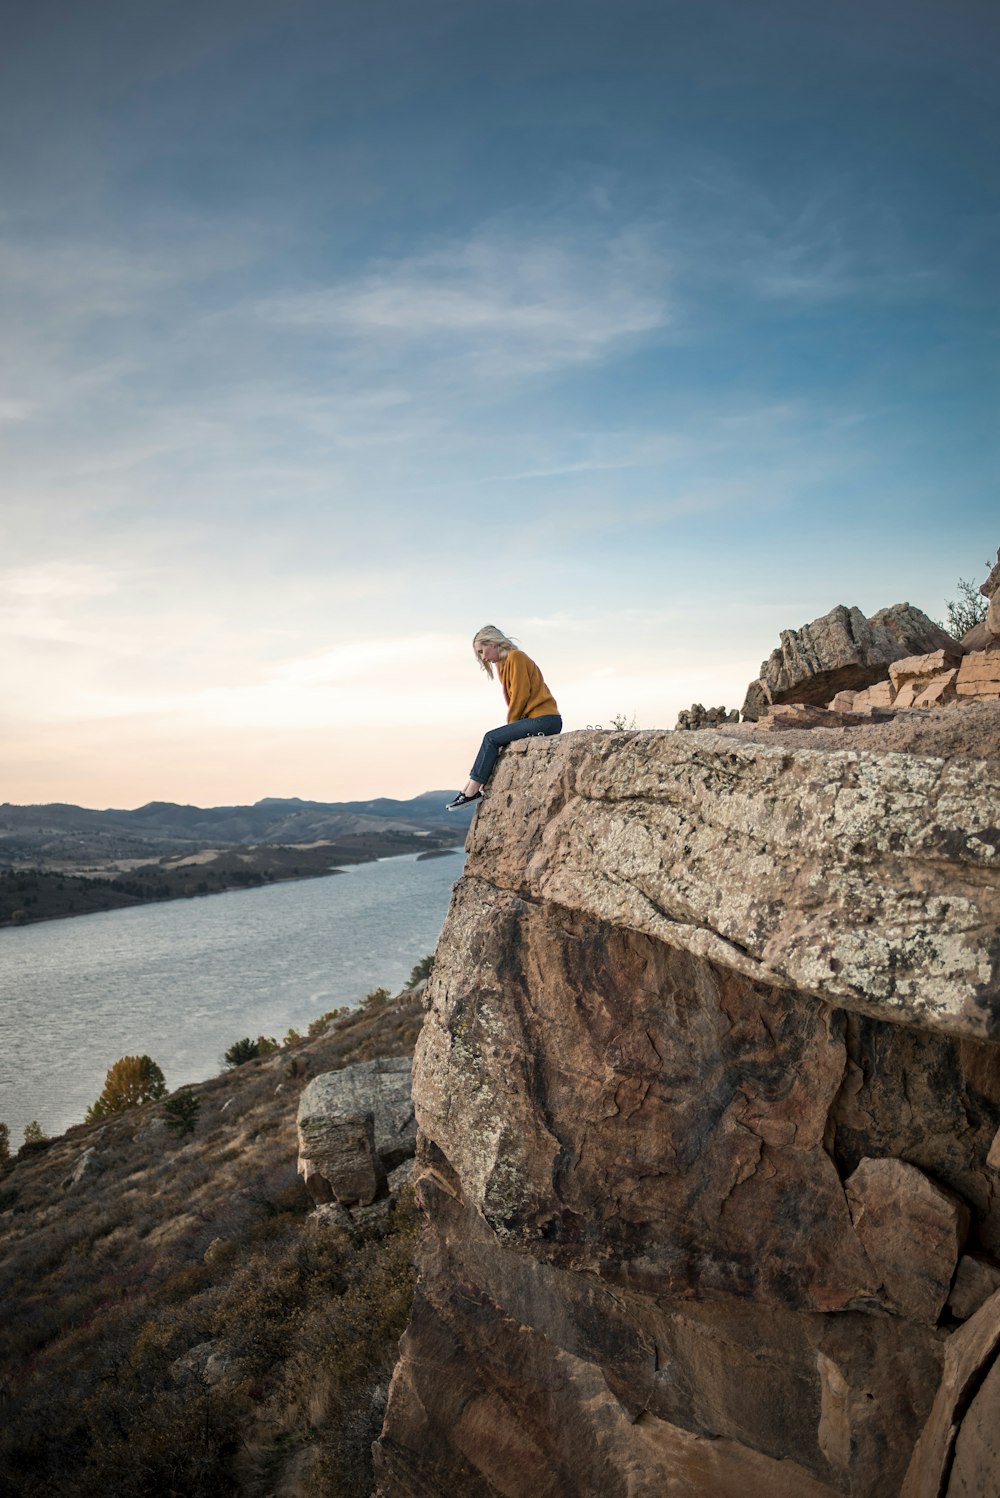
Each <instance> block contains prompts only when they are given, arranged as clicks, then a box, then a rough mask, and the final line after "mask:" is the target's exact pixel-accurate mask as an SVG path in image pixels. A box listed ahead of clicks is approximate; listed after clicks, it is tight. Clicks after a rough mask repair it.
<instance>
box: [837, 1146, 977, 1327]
mask: <svg viewBox="0 0 1000 1498" xmlns="http://www.w3.org/2000/svg"><path fill="white" fill-rule="evenodd" d="M844 1189H845V1191H846V1193H847V1203H848V1206H849V1207H850V1209H851V1220H852V1221H853V1223H854V1231H855V1232H856V1233H857V1235H858V1240H859V1242H860V1243H861V1246H862V1248H863V1249H864V1251H865V1253H866V1254H867V1255H868V1258H869V1259H870V1260H871V1263H872V1267H873V1268H874V1270H875V1272H876V1274H877V1275H878V1278H879V1280H880V1282H881V1285H882V1288H883V1290H884V1293H885V1298H886V1303H887V1305H888V1306H890V1307H891V1308H893V1309H894V1310H898V1311H899V1312H900V1313H901V1314H902V1315H904V1316H912V1317H914V1318H915V1319H916V1320H918V1321H926V1322H928V1323H929V1324H930V1325H931V1326H935V1325H936V1324H937V1321H938V1318H939V1317H940V1315H941V1312H942V1311H943V1310H944V1307H945V1303H946V1301H947V1299H948V1293H949V1291H950V1289H951V1282H952V1279H953V1278H954V1275H955V1270H956V1267H957V1265H958V1256H959V1254H960V1253H961V1251H962V1246H963V1244H964V1243H965V1238H966V1234H967V1233H968V1231H969V1209H968V1207H967V1206H966V1205H965V1203H964V1202H963V1201H962V1199H961V1197H959V1196H956V1195H955V1193H954V1192H951V1191H945V1190H944V1189H943V1188H942V1187H940V1186H936V1185H935V1184H934V1182H933V1181H931V1180H929V1179H928V1177H927V1176H925V1175H924V1174H923V1172H922V1171H919V1170H917V1168H916V1166H914V1165H908V1164H907V1163H906V1161H905V1160H893V1159H888V1160H862V1161H861V1164H860V1165H859V1166H858V1168H857V1170H856V1171H855V1172H854V1173H853V1175H851V1176H849V1177H848V1179H847V1181H846V1182H845V1183H844Z"/></svg>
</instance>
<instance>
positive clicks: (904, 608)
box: [743, 603, 964, 721]
mask: <svg viewBox="0 0 1000 1498" xmlns="http://www.w3.org/2000/svg"><path fill="white" fill-rule="evenodd" d="M938 650H940V651H943V652H944V657H945V659H946V660H947V662H948V664H949V665H954V664H956V663H957V662H958V660H959V659H960V657H961V656H962V655H963V654H964V649H963V646H962V645H961V644H960V643H959V641H958V640H954V639H952V637H951V635H949V634H947V633H946V632H945V630H943V629H942V628H941V627H940V625H937V624H935V623H934V621H933V620H932V619H929V618H928V617H927V615H926V614H924V613H922V612H921V610H920V609H915V608H913V607H912V605H911V604H908V603H896V604H893V606H892V607H891V608H888V609H881V610H880V611H879V612H878V613H877V614H873V615H872V617H871V618H870V619H866V618H865V616H864V614H862V612H861V610H860V609H858V608H846V607H845V606H844V605H843V604H839V605H838V606H837V608H835V609H831V610H830V612H829V613H828V614H824V615H823V617H822V618H821V619H814V620H813V622H812V623H811V624H806V625H803V627H802V628H801V629H786V630H782V633H781V644H780V646H779V647H778V649H777V650H774V651H772V652H771V655H770V656H769V657H768V659H767V660H766V661H764V662H763V663H762V664H761V668H760V678H759V679H758V680H757V681H755V682H751V684H750V686H749V688H748V689H747V695H746V700H745V702H744V704H743V716H744V718H748V719H751V720H753V721H756V719H757V718H758V717H759V716H760V714H761V705H762V703H764V702H772V703H774V702H808V703H814V704H815V705H817V706H819V707H822V706H824V705H825V704H826V703H828V702H829V701H830V700H831V699H832V698H833V697H835V696H836V694H837V693H838V692H840V691H862V690H864V688H865V687H870V686H872V685H873V684H874V683H875V682H877V681H881V680H882V679H883V678H884V677H886V676H887V675H888V671H889V666H890V664H891V663H892V662H893V661H898V660H902V659H904V658H905V657H906V656H920V655H930V654H931V653H933V652H934V651H938Z"/></svg>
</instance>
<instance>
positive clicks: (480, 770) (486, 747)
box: [465, 713, 562, 796]
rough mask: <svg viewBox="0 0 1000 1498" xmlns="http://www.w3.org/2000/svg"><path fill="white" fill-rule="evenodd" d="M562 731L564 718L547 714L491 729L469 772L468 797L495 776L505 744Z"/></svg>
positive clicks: (554, 714) (556, 714)
mask: <svg viewBox="0 0 1000 1498" xmlns="http://www.w3.org/2000/svg"><path fill="white" fill-rule="evenodd" d="M561 729H562V718H561V717H560V716H559V714H558V713H547V714H546V715H545V716H544V717H542V718H518V719H517V721H516V722H514V723H504V724H503V725H502V726H501V727H500V728H491V729H490V730H489V732H488V733H486V734H484V735H483V742H482V747H481V748H480V750H479V753H478V754H477V756H476V763H475V764H474V765H473V766H472V769H471V770H470V772H469V786H471V787H472V789H471V790H470V789H469V787H468V786H467V787H466V792H465V794H466V795H467V796H472V795H475V793H476V791H478V790H479V788H480V786H482V785H485V784H486V782H487V780H489V778H490V776H491V775H492V774H493V768H494V766H495V765H496V762H497V755H498V754H499V753H500V750H501V749H502V748H503V747H504V745H505V744H513V743H514V742H515V740H517V739H530V738H535V737H536V735H537V736H542V735H544V736H548V735H551V734H554V733H559V732H560V730H561Z"/></svg>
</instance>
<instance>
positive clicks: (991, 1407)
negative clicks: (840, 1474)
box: [900, 1293, 1000, 1498]
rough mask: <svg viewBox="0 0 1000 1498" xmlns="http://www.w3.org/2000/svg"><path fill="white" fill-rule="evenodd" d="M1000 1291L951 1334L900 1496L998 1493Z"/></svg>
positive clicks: (964, 1497) (984, 1497) (961, 1497)
mask: <svg viewBox="0 0 1000 1498" xmlns="http://www.w3.org/2000/svg"><path fill="white" fill-rule="evenodd" d="M998 1350H1000V1293H997V1294H996V1295H994V1296H992V1297H991V1298H990V1299H989V1300H988V1301H987V1302H986V1304H985V1305H984V1306H983V1307H982V1308H981V1309H980V1310H978V1311H977V1312H976V1314H975V1315H974V1316H973V1317H972V1318H971V1320H969V1321H967V1322H965V1324H964V1326H962V1327H960V1328H959V1330H958V1331H957V1332H955V1334H954V1335H953V1336H952V1337H951V1338H950V1339H949V1341H948V1343H947V1346H946V1347H945V1356H944V1372H943V1376H942V1379H941V1386H940V1388H939V1389H938V1392H937V1397H936V1398H935V1400H934V1407H933V1409H932V1410H931V1414H930V1418H929V1420H928V1421H927V1425H926V1427H925V1428H924V1430H923V1432H922V1434H921V1436H920V1439H919V1441H918V1442H917V1445H916V1448H915V1450H914V1452H913V1457H912V1459H911V1461H910V1465H909V1470H908V1471H907V1474H906V1479H905V1481H904V1483H903V1487H902V1490H901V1493H900V1498H993V1495H995V1494H996V1492H997V1477H998V1473H1000V1443H998V1439H997V1437H998V1432H1000V1360H998Z"/></svg>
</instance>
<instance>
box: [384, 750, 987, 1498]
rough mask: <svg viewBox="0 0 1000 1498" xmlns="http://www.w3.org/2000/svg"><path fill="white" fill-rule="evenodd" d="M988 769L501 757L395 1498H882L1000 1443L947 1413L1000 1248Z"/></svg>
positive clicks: (451, 1005)
mask: <svg viewBox="0 0 1000 1498" xmlns="http://www.w3.org/2000/svg"><path fill="white" fill-rule="evenodd" d="M997 768H998V767H997V762H996V761H995V760H994V761H985V760H984V761H980V762H978V763H976V762H973V761H971V760H967V759H956V760H951V761H949V760H946V759H943V758H938V757H933V758H932V757H922V756H919V755H904V754H875V753H865V752H864V751H860V750H850V751H847V750H842V751H824V750H815V749H812V748H810V749H808V750H803V751H800V750H797V749H791V748H789V747H787V746H786V745H783V744H780V743H779V744H770V743H769V744H768V745H766V746H764V745H760V744H755V743H751V742H746V741H745V740H734V739H733V738H732V737H726V736H724V735H721V734H716V733H703V732H697V733H684V734H668V733H624V734H614V735H611V734H604V735H602V734H574V735H567V736H566V737H565V738H564V739H562V740H561V741H559V740H545V741H539V742H537V743H536V742H531V743H529V744H527V745H519V746H516V748H515V749H514V751H513V752H510V751H509V752H508V753H507V754H506V755H505V756H504V758H503V760H502V762H501V765H500V767H499V768H498V771H497V773H496V776H495V777H494V780H493V781H492V782H491V786H490V789H489V793H488V796H487V798H486V800H485V802H484V804H483V806H482V808H481V809H480V811H479V812H478V814H477V819H476V821H475V822H474V823H473V826H472V830H471V832H470V838H469V854H470V856H469V861H468V864H467V866H466V872H465V876H464V877H463V879H462V880H461V881H460V883H459V885H458V886H457V887H456V892H455V896H454V899H453V902H452V907H451V911H450V913H449V916H448V920H447V922H446V925H445V929H444V931H443V933H442V938H441V941H440V943H439V947H438V952H437V959H436V965H435V970H434V975H433V978H432V980H431V983H430V985H429V987H428V991H427V1000H428V1004H429V1008H428V1012H427V1015H426V1019H425V1024H424V1028H423V1032H422V1035H421V1039H420V1042H419V1045H418V1050H417V1056H416V1059H415V1069H414V1102H415V1106H416V1113H417V1122H418V1125H419V1131H420V1132H419V1140H418V1154H417V1164H416V1171H415V1178H416V1183H417V1190H418V1194H419V1196H420V1198H421V1200H422V1202H423V1205H424V1208H425V1210H426V1213H427V1219H428V1226H427V1229H426V1231H425V1234H424V1239H423V1243H422V1248H421V1280H420V1286H419V1289H418V1294H417V1298H416V1301H415V1304H414V1311H413V1317H412V1320H411V1324H410V1328H409V1330H408V1332H407V1334H406V1336H405V1337H404V1339H403V1344H402V1347H401V1359H400V1362H399V1364H398V1366H397V1369H396V1374H395V1377H394V1380H393V1386H392V1391H391V1394H390V1401H389V1409H388V1414H387V1417H386V1424H385V1429H384V1431H383V1436H382V1439H381V1441H380V1443H379V1446H378V1449H377V1466H378V1471H379V1480H380V1488H379V1492H380V1494H381V1495H382V1498H409V1495H412V1498H418V1495H419V1498H435V1495H440V1498H453V1495H457V1494H461V1495H463V1498H466V1495H468V1498H477V1495H480V1494H481V1495H484V1498H485V1495H494V1494H502V1495H505V1498H539V1495H543V1494H550V1493H551V1494H553V1495H555V1494H559V1495H560V1498H572V1495H580V1498H584V1495H591V1494H593V1495H598V1494H600V1495H601V1498H619V1495H620V1498H654V1495H655V1498H660V1495H662V1494H665V1493H669V1494H670V1495H671V1498H696V1495H711V1498H730V1495H731V1498H754V1495H757V1494H760V1495H761V1498H764V1495H765V1494H766V1495H767V1498H783V1495H788V1498H822V1495H830V1494H844V1495H850V1498H889V1495H895V1494H897V1493H899V1492H900V1489H901V1487H902V1484H903V1482H904V1479H905V1480H906V1481H907V1482H908V1483H909V1482H912V1481H915V1479H914V1478H913V1476H912V1474H913V1471H914V1468H913V1465H912V1463H913V1462H915V1461H916V1462H918V1465H919V1460H918V1457H919V1450H924V1451H926V1452H929V1453H930V1455H929V1456H928V1461H929V1462H930V1463H931V1464H932V1465H933V1464H934V1463H938V1470H940V1462H941V1460H942V1459H943V1458H942V1456H941V1446H942V1441H943V1440H944V1439H945V1437H944V1436H942V1435H941V1434H940V1431H939V1427H940V1428H941V1429H943V1430H945V1431H946V1432H947V1431H949V1430H951V1431H952V1437H951V1439H952V1447H954V1448H955V1449H958V1450H960V1453H961V1460H962V1461H963V1462H964V1463H965V1466H964V1467H963V1468H962V1471H963V1472H964V1473H966V1474H967V1473H968V1471H969V1470H972V1469H974V1467H975V1462H976V1461H977V1460H978V1459H979V1458H978V1457H977V1453H978V1452H981V1451H984V1450H988V1449H992V1448H991V1447H990V1440H991V1439H992V1437H991V1436H990V1435H989V1432H988V1421H987V1420H986V1418H985V1416H984V1410H985V1408H986V1406H985V1404H984V1403H982V1402H981V1403H980V1404H979V1405H977V1406H976V1420H977V1424H976V1425H975V1428H973V1426H972V1425H970V1426H969V1430H968V1433H967V1437H966V1439H965V1440H964V1442H959V1443H958V1445H957V1446H956V1443H955V1439H954V1431H953V1430H952V1424H953V1421H952V1424H949V1421H951V1420H952V1416H953V1414H954V1404H955V1401H954V1400H952V1402H951V1404H948V1399H949V1397H950V1396H949V1395H948V1394H947V1393H945V1394H940V1393H939V1386H940V1387H942V1388H943V1387H944V1384H943V1383H942V1378H943V1376H944V1380H945V1382H947V1380H948V1378H949V1377H952V1378H953V1373H950V1372H949V1370H951V1369H952V1367H953V1364H954V1361H955V1360H954V1358H951V1361H949V1358H950V1354H949V1347H950V1345H951V1342H952V1340H953V1339H954V1337H955V1336H956V1334H957V1332H958V1331H960V1330H961V1325H962V1323H961V1322H960V1320H959V1314H958V1313H959V1311H960V1310H961V1308H962V1306H963V1305H964V1306H966V1307H967V1310H968V1314H969V1315H970V1316H972V1318H973V1320H974V1319H975V1317H976V1316H981V1315H982V1312H981V1311H980V1310H978V1309H976V1307H977V1306H978V1305H981V1303H982V1302H981V1298H980V1299H977V1297H976V1296H975V1295H974V1294H971V1293H968V1292H967V1293H966V1294H965V1295H964V1296H963V1295H961V1294H959V1295H957V1296H955V1297H953V1298H952V1299H951V1301H949V1295H950V1293H951V1288H952V1284H953V1282H954V1281H956V1279H957V1277H958V1272H959V1266H960V1263H964V1265H965V1268H964V1270H963V1282H964V1281H967V1280H968V1279H969V1267H968V1266H969V1263H970V1261H974V1264H975V1268H976V1273H977V1276H978V1278H979V1279H981V1280H982V1281H983V1283H984V1285H986V1284H988V1283H990V1274H991V1272H992V1269H993V1266H996V1265H997V1259H998V1255H1000V1197H998V1193H997V1187H998V1184H1000V1172H998V1170H997V1169H996V1167H995V1165H994V1164H993V1163H991V1159H990V1156H991V1149H992V1147H993V1145H994V1141H995V1139H996V1137H997V1131H998V1128H1000V1046H998V1045H997V1043H996V1041H997V1035H998V1013H1000V1010H998V998H1000V996H998V992H997V970H998V962H1000V946H998V939H997V927H998V923H1000V854H998V847H1000V843H998V834H997V818H998V810H1000V795H998V782H997ZM997 1267H998V1268H1000V1266H997ZM984 1293H985V1292H984ZM949 1306H950V1308H949ZM956 1308H957V1309H956ZM966 1324H967V1325H971V1324H972V1323H971V1321H970V1322H968V1323H966ZM966 1340H967V1341H968V1339H966ZM976 1346H977V1347H978V1346H979V1343H978V1342H977V1343H976ZM983 1356H984V1357H985V1356H987V1354H984V1355H983ZM992 1356H993V1343H990V1344H989V1351H988V1357H992ZM963 1366H964V1364H963ZM978 1367H979V1365H977V1368H978ZM988 1371H989V1370H988V1368H986V1369H982V1368H980V1370H979V1373H977V1377H979V1376H980V1375H981V1376H982V1378H983V1379H985V1378H986V1375H987V1373H988ZM977 1387H978V1384H977ZM983 1387H984V1388H985V1387H986V1385H985V1384H984V1385H983ZM990 1387H992V1385H991V1386H990ZM942 1411H943V1413H942ZM928 1422H930V1423H929V1424H928V1432H929V1434H927V1435H926V1436H925V1437H924V1440H923V1446H922V1447H921V1448H917V1442H918V1438H920V1437H921V1432H922V1430H923V1428H924V1426H925V1423H928ZM935 1422H936V1423H935ZM915 1449H917V1450H918V1456H915V1455H914V1453H915ZM951 1449H952V1448H949V1450H951ZM908 1467H909V1468H910V1473H911V1475H910V1477H907V1469H908ZM964 1480H965V1478H963V1481H964ZM913 1491H914V1492H916V1491H917V1489H916V1488H914V1489H913ZM921 1491H922V1490H921ZM928 1491H929V1489H928ZM957 1491H958V1490H957V1489H956V1492H957ZM962 1491H965V1490H964V1489H963V1490H962ZM969 1491H970V1492H971V1491H976V1489H974V1488H970V1489H969Z"/></svg>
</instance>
